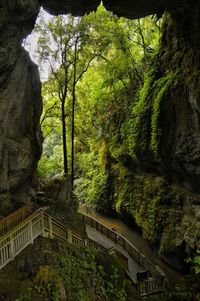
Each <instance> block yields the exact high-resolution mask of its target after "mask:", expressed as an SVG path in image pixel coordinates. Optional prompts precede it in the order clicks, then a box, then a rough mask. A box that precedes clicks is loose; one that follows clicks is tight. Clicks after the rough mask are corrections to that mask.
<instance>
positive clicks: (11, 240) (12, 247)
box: [10, 235, 15, 260]
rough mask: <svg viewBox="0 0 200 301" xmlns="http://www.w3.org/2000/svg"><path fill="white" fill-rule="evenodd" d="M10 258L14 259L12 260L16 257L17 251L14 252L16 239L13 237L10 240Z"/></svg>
mask: <svg viewBox="0 0 200 301" xmlns="http://www.w3.org/2000/svg"><path fill="white" fill-rule="evenodd" d="M10 257H11V258H12V260H13V259H14V257H15V251H14V237H13V235H12V236H11V238H10Z"/></svg>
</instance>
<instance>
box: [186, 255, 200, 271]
mask: <svg viewBox="0 0 200 301" xmlns="http://www.w3.org/2000/svg"><path fill="white" fill-rule="evenodd" d="M187 262H188V263H190V264H191V265H192V269H193V270H194V272H195V273H196V274H197V275H198V274H200V250H197V255H196V256H194V258H189V259H188V260H187Z"/></svg>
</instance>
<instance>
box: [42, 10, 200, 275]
mask: <svg viewBox="0 0 200 301" xmlns="http://www.w3.org/2000/svg"><path fill="white" fill-rule="evenodd" d="M57 20H58V19H57V17H52V18H51V20H50V24H56V22H57ZM74 20H75V21H73V22H74V24H76V23H77V24H78V22H83V24H87V26H86V27H87V34H86V37H85V39H86V40H85V41H84V43H85V44H86V45H87V55H88V56H90V55H91V54H92V60H91V61H90V64H89V65H88V66H87V70H86V71H85V72H84V74H83V76H81V79H80V81H79V82H78V84H77V86H76V102H75V103H74V102H73V82H71V81H70V80H71V79H72V78H73V74H74V73H73V72H72V71H73V70H72V71H70V72H72V73H70V77H69V80H68V82H67V83H68V94H67V95H68V97H67V101H66V106H65V110H66V111H65V119H66V136H67V149H68V150H69V151H68V158H67V160H68V162H72V161H73V162H74V164H75V189H74V191H75V193H76V196H77V198H78V199H79V201H80V202H85V203H87V204H90V205H92V206H93V207H95V208H96V209H98V210H100V211H102V212H106V213H112V212H117V213H118V214H119V215H120V216H121V217H124V216H125V217H126V218H127V216H128V217H131V218H132V221H134V222H135V223H136V224H137V225H138V226H139V227H140V228H141V229H142V233H143V236H144V237H145V238H146V239H148V240H149V241H150V242H151V244H152V246H153V247H154V249H155V251H157V252H158V253H159V254H160V255H162V256H163V257H164V258H165V260H167V259H168V258H170V256H171V254H174V253H177V252H178V256H179V254H182V255H181V257H180V258H179V259H180V261H179V262H177V261H176V263H175V264H176V267H177V268H179V269H181V268H182V264H183V260H184V259H185V258H186V257H187V256H188V253H187V252H186V251H187V250H188V249H189V252H190V251H191V250H192V249H193V250H195V248H196V241H199V234H198V233H199V232H198V229H199V228H198V224H197V223H196V219H191V218H190V217H191V216H192V215H195V218H196V210H195V208H196V207H195V206H196V203H197V202H198V201H197V200H195V198H193V197H192V196H191V197H190V196H188V192H186V190H182V189H179V188H177V187H172V186H171V184H172V181H173V180H174V179H173V175H172V174H173V172H174V173H175V171H176V167H177V168H179V167H180V166H179V161H176V160H177V159H176V160H175V163H176V164H175V165H173V168H172V170H170V168H171V165H172V164H171V161H173V160H174V157H172V152H169V148H170V147H171V148H172V149H175V147H176V146H175V145H173V144H170V143H171V142H170V141H173V139H172V137H174V136H173V135H174V132H173V131H172V129H171V125H170V124H169V123H170V120H171V121H172V126H173V125H174V124H176V122H180V123H181V122H182V120H179V119H178V121H177V120H176V114H175V113H174V111H173V110H174V108H175V107H176V110H177V106H176V97H177V93H178V92H177V91H180V90H181V89H182V82H183V72H185V70H183V69H182V65H181V63H182V62H183V60H184V59H185V58H184V55H183V53H182V51H181V50H180V49H175V50H174V52H173V51H172V50H171V49H172V48H173V47H174V48H176V46H174V45H177V43H178V42H177V39H176V38H175V36H176V34H175V32H173V31H172V29H171V28H172V25H173V24H174V20H173V19H172V18H171V17H169V15H166V16H164V21H163V20H159V21H157V20H156V19H155V18H153V17H147V18H144V19H142V20H136V21H131V20H126V19H124V18H117V17H116V16H114V15H113V14H112V13H109V12H107V11H106V10H105V9H104V8H103V6H102V5H101V6H100V7H99V8H98V10H97V12H96V13H92V14H89V15H88V16H85V17H82V18H81V19H76V18H75V19H74ZM80 20H81V21H80ZM67 22H69V19H68V18H66V19H65V22H64V23H65V24H64V25H63V26H67V25H66V24H67ZM162 23H164V24H162ZM166 24H167V25H166ZM176 29H177V28H176ZM61 31H62V30H61ZM170 33H171V36H170ZM40 34H41V35H42V30H41V29H40ZM54 34H55V33H54ZM66 34H67V33H66V32H65V35H66ZM60 37H62V35H61V36H60ZM170 37H173V39H172V41H171V40H170ZM47 42H48V40H47V41H45V43H47ZM80 43H81V42H80ZM171 43H173V46H172V45H171ZM50 46H52V45H50ZM179 48H180V47H179ZM53 50H55V49H53ZM48 51H49V50H48ZM55 55H57V54H55ZM172 61H173V63H172ZM176 62H177V64H176ZM84 63H85V54H84V52H83V53H81V52H80V53H79V56H78V65H77V66H83V65H84ZM55 67H56V76H57V78H59V81H60V84H61V85H62V84H63V82H62V76H63V73H62V68H60V66H59V65H58V66H57V65H56V66H55ZM78 68H79V67H78ZM70 70H71V69H70ZM84 70H85V69H84ZM188 70H190V69H188ZM51 71H52V70H51ZM188 74H189V71H188ZM65 80H66V78H65ZM53 82H54V81H53ZM65 83H66V82H65ZM184 83H185V81H184ZM186 84H187V86H188V85H190V84H191V77H190V76H189V75H188V80H187V83H186ZM58 88H59V85H54V84H53V83H52V73H51V72H50V74H49V79H48V80H47V81H46V82H45V83H44V84H43V99H44V113H43V117H42V123H43V134H44V146H43V156H42V159H41V161H40V163H39V166H38V174H39V175H40V176H43V177H49V176H50V177H52V176H54V175H57V174H60V173H62V168H63V163H62V143H61V136H62V129H61V120H62V116H61V115H62V114H61V112H60V108H59V104H58V102H57V100H58V98H59V89H58ZM184 91H185V90H184ZM171 99H172V100H173V101H174V103H173V104H172V102H171ZM192 99H193V98H192ZM73 104H75V106H73ZM180 109H182V108H180ZM165 113H166V114H165ZM164 114H165V115H164ZM170 114H171V115H170ZM169 116H172V117H173V118H172V119H169ZM73 124H74V126H75V128H74V130H73V129H72V128H73V126H72V125H73ZM73 131H74V136H73V134H72V132H73ZM176 134H177V135H178V132H177V133H176ZM191 135H193V133H191ZM180 136H181V137H182V136H183V133H182V132H180ZM70 137H72V138H70ZM183 141H184V140H183ZM169 144H170V145H169ZM72 145H74V150H75V152H72V151H71V149H72ZM182 145H183V147H185V144H184V143H183V142H182ZM179 153H180V152H179V150H178V151H177V153H176V155H177V154H178V155H177V156H179ZM186 153H187V152H186V150H185V152H184V154H183V155H184V156H186V155H185V154H186ZM181 154H182V153H181ZM181 156H182V155H180V156H179V157H180V158H182V157H181ZM181 160H182V159H181ZM185 160H186V162H189V161H188V160H189V159H188V157H187V156H186V159H185ZM173 162H174V161H173ZM170 164H171V165H170ZM69 165H71V164H69ZM71 166H73V165H71ZM184 166H186V165H184ZM169 167H170V168H169ZM185 168H187V166H186V167H185ZM72 169H73V167H72V168H71V171H72ZM71 171H70V169H69V173H70V172H71ZM183 172H184V171H183ZM191 208H192V209H191ZM193 209H194V210H193ZM192 210H193V211H192ZM197 219H198V217H197ZM182 229H184V231H182ZM186 246H187V248H186ZM170 260H171V259H170ZM170 260H169V263H171V262H170ZM171 264H172V263H171Z"/></svg>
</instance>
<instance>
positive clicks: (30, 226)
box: [29, 220, 33, 244]
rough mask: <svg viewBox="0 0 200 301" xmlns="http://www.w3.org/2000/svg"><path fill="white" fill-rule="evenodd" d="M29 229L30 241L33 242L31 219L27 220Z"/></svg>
mask: <svg viewBox="0 0 200 301" xmlns="http://www.w3.org/2000/svg"><path fill="white" fill-rule="evenodd" d="M29 231H30V241H31V244H33V228H32V221H31V220H30V222H29Z"/></svg>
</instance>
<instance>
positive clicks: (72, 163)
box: [71, 85, 76, 190]
mask: <svg viewBox="0 0 200 301" xmlns="http://www.w3.org/2000/svg"><path fill="white" fill-rule="evenodd" d="M75 101H76V93H75V85H74V87H73V95H72V161H71V181H72V190H73V186H74V128H75V125H74V123H75V121H74V110H75Z"/></svg>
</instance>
